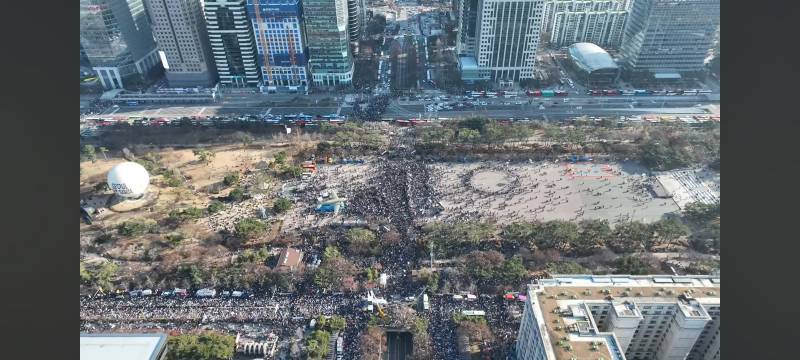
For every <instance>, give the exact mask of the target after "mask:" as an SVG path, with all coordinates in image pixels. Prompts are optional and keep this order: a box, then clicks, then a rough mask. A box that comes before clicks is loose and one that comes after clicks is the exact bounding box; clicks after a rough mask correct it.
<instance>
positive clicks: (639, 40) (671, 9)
mask: <svg viewBox="0 0 800 360" xmlns="http://www.w3.org/2000/svg"><path fill="white" fill-rule="evenodd" d="M718 27H719V0H636V1H635V2H634V4H633V7H632V8H631V12H630V15H629V17H628V25H627V26H626V28H625V35H624V39H623V42H622V47H621V53H622V57H623V64H624V66H625V68H626V69H627V70H629V71H634V72H641V71H647V72H693V71H700V70H703V69H704V61H705V59H706V57H708V55H709V52H710V51H711V49H712V48H713V47H714V34H715V32H716V30H717V28H718Z"/></svg>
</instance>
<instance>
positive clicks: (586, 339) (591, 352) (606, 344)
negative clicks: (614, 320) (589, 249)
mask: <svg viewBox="0 0 800 360" xmlns="http://www.w3.org/2000/svg"><path fill="white" fill-rule="evenodd" d="M534 291H535V294H536V295H534ZM687 295H688V296H687ZM719 297H720V285H719V278H718V277H712V276H631V275H604V276H593V275H554V276H553V277H552V278H551V279H543V280H539V282H538V284H534V285H531V293H530V294H529V298H530V299H531V300H534V299H536V301H538V303H539V310H540V311H541V317H539V316H538V315H537V318H541V319H542V323H541V324H540V326H544V327H546V328H547V337H546V339H545V341H546V342H548V343H549V344H550V349H549V351H547V353H548V357H549V358H553V357H551V356H554V358H555V359H557V360H570V359H581V360H583V359H591V360H599V359H604V360H624V359H625V356H624V353H623V350H622V349H621V347H620V346H619V343H618V342H617V339H616V336H615V335H614V334H613V333H611V332H601V331H599V329H598V328H597V325H596V324H595V322H594V318H593V317H592V316H591V310H590V309H589V307H588V305H587V303H597V302H607V303H610V305H611V306H612V308H613V311H614V312H615V313H616V315H617V316H618V317H640V316H641V312H640V311H639V309H638V308H637V306H636V302H642V301H651V302H671V303H677V304H678V307H679V309H680V311H681V312H683V314H684V316H686V317H700V318H708V313H707V312H706V311H705V309H704V308H703V307H702V306H701V304H702V303H718V302H719V301H718V299H719ZM695 298H696V299H695ZM587 300H591V301H587Z"/></svg>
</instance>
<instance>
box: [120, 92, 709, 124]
mask: <svg viewBox="0 0 800 360" xmlns="http://www.w3.org/2000/svg"><path fill="white" fill-rule="evenodd" d="M565 99H566V100H567V101H566V102H565V101H564V100H565ZM464 102H465V101H463V100H459V101H458V103H461V104H464ZM435 103H439V104H442V103H449V104H454V103H456V101H454V100H450V101H441V100H440V101H436V100H430V101H398V100H393V101H392V102H391V104H390V105H389V107H388V109H387V111H386V113H385V114H383V117H384V118H387V117H388V118H398V119H408V118H415V117H424V118H458V117H470V116H485V117H490V118H508V117H514V118H526V117H527V118H532V119H560V118H565V117H576V116H582V115H587V116H612V115H619V116H629V115H630V116H632V115H641V114H646V113H683V114H685V113H697V114H699V113H704V112H707V111H706V110H704V108H705V107H707V106H709V105H711V106H716V105H717V104H718V102H716V101H708V100H706V99H705V97H703V96H653V97H645V96H642V97H575V98H573V97H568V98H541V97H519V98H512V99H480V102H478V105H472V104H468V105H466V106H460V107H459V106H452V109H447V110H445V109H442V110H438V111H427V110H428V109H430V107H429V105H431V104H435ZM698 105H700V106H698ZM298 113H305V114H309V115H327V114H339V115H350V114H351V113H352V107H350V106H347V105H346V104H344V103H341V104H339V105H338V106H263V105H260V104H258V103H241V102H236V103H225V102H223V103H215V104H205V105H187V106H163V105H162V106H158V105H153V106H123V107H119V108H115V109H110V110H108V111H106V112H105V114H104V115H105V116H119V117H129V116H143V117H164V118H177V117H184V116H186V117H192V116H197V117H206V116H220V115H232V114H253V115H266V114H273V115H286V114H298Z"/></svg>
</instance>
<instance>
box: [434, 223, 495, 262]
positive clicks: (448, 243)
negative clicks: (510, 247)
mask: <svg viewBox="0 0 800 360" xmlns="http://www.w3.org/2000/svg"><path fill="white" fill-rule="evenodd" d="M422 230H423V232H424V233H425V234H424V236H423V237H422V238H421V243H420V247H421V248H422V249H424V250H429V249H433V251H434V252H435V253H437V254H438V255H439V256H445V257H453V256H455V255H456V254H459V253H463V252H464V251H465V250H469V249H474V248H476V247H477V246H478V245H479V244H480V243H481V242H483V241H486V240H490V239H493V238H494V237H495V236H494V235H495V232H496V231H497V227H496V226H495V225H494V224H492V223H487V222H457V223H453V224H446V223H431V224H426V225H425V226H424V227H423V228H422Z"/></svg>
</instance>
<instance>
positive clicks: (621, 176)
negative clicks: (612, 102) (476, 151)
mask: <svg viewBox="0 0 800 360" xmlns="http://www.w3.org/2000/svg"><path fill="white" fill-rule="evenodd" d="M435 167H436V169H437V170H438V171H439V173H440V174H441V180H440V182H439V186H438V188H439V189H440V191H441V195H442V198H441V203H442V206H443V207H444V208H445V211H444V212H443V214H441V215H440V219H443V220H447V219H450V220H453V219H457V218H459V217H460V216H466V214H467V213H469V212H476V213H477V214H476V215H477V216H479V217H483V218H486V219H488V218H494V219H496V220H497V221H498V222H499V223H501V224H509V223H513V222H518V221H535V220H539V221H549V220H582V219H606V220H608V221H609V222H610V223H616V222H620V221H624V220H628V219H629V220H636V221H642V222H653V221H656V220H659V219H661V218H662V216H663V215H664V214H667V213H671V212H675V211H678V210H679V209H678V206H677V204H675V202H674V201H673V200H672V199H659V198H654V197H653V196H652V195H651V194H650V192H649V191H648V190H647V189H646V187H645V183H646V182H647V181H650V177H649V176H646V177H642V174H643V173H646V171H645V170H644V168H642V167H641V166H639V165H637V164H635V163H630V162H628V163H609V164H594V165H580V164H576V165H571V164H567V163H563V162H560V163H525V164H513V165H512V164H505V163H499V162H493V163H482V164H477V163H476V164H454V163H448V164H444V163H440V164H436V165H435Z"/></svg>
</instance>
